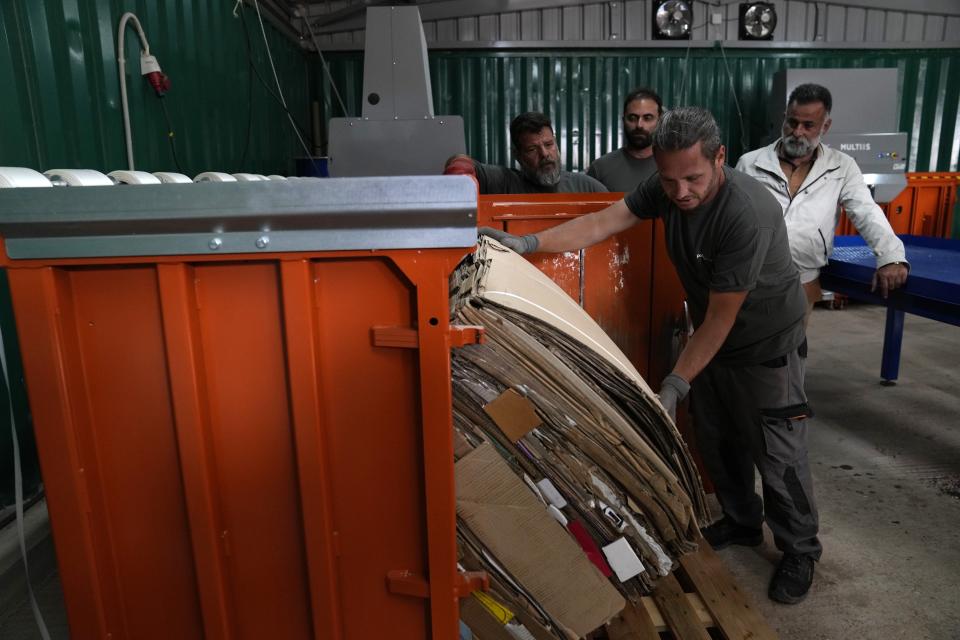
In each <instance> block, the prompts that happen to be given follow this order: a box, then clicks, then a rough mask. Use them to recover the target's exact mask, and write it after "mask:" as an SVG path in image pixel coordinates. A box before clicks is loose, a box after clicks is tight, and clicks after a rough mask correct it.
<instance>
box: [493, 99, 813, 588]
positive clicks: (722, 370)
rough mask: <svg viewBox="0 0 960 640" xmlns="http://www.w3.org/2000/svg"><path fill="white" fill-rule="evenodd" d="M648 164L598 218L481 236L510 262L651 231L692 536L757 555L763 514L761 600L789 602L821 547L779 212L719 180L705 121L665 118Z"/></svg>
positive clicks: (741, 182)
mask: <svg viewBox="0 0 960 640" xmlns="http://www.w3.org/2000/svg"><path fill="white" fill-rule="evenodd" d="M653 150H654V155H655V157H656V161H657V166H658V168H659V173H658V174H656V175H654V176H651V177H650V178H649V179H647V180H646V181H645V182H643V183H642V184H640V185H639V186H638V187H637V188H636V189H635V190H634V191H633V192H632V193H629V194H627V196H626V197H625V198H624V199H623V200H621V201H619V202H616V203H614V204H613V205H611V206H609V207H607V208H606V209H603V210H601V211H598V212H596V213H593V214H589V215H586V216H582V217H580V218H576V219H574V220H571V221H570V222H567V223H565V224H563V225H560V226H557V227H553V228H551V229H547V230H545V231H541V232H540V233H537V234H531V235H527V236H512V235H509V234H505V233H503V232H501V231H497V230H492V229H482V230H481V232H482V233H485V234H487V235H490V236H492V237H494V238H497V239H499V240H500V241H501V242H503V243H504V244H505V245H507V246H508V247H510V248H512V249H514V250H516V251H519V252H521V253H528V252H531V251H537V250H539V251H547V252H558V251H574V250H577V249H581V248H583V247H587V246H590V245H593V244H596V243H597V242H600V241H602V240H604V239H606V238H607V237H609V236H611V235H613V234H615V233H619V232H621V231H623V230H625V229H627V228H629V227H630V226H632V225H634V224H636V223H637V221H638V220H640V219H643V218H655V217H660V218H663V222H664V226H665V228H666V242H667V250H668V252H669V254H670V258H671V260H672V261H673V263H674V266H675V267H676V269H677V273H678V275H679V276H680V280H681V282H682V283H683V287H684V289H685V290H686V293H687V297H688V301H689V305H690V309H691V315H692V316H693V321H694V324H695V326H696V331H695V332H694V334H693V337H692V338H691V339H690V341H689V343H688V344H687V347H686V348H685V349H684V351H683V353H681V354H680V358H679V359H678V360H677V363H676V366H675V367H674V369H673V371H672V372H671V373H670V375H668V376H667V377H666V378H665V379H664V381H663V384H662V385H661V388H660V402H661V403H662V404H663V406H664V408H665V409H666V410H667V412H668V413H669V414H670V417H671V418H673V417H674V416H675V411H676V405H677V402H679V401H681V400H683V398H684V397H685V396H686V394H687V392H688V390H689V389H690V384H691V383H692V386H693V390H694V392H693V395H692V397H691V403H692V410H693V415H694V428H695V429H696V436H697V443H698V445H699V448H700V452H701V453H702V455H703V457H704V461H705V463H706V465H707V470H708V472H709V474H710V477H711V479H712V480H713V482H714V485H715V486H716V489H717V497H718V498H719V500H720V504H721V506H722V507H723V513H724V517H723V519H722V520H720V521H719V522H717V523H715V524H713V525H711V526H710V527H707V528H706V529H704V531H703V533H704V536H705V537H706V539H707V540H708V541H709V542H710V543H711V544H712V545H713V546H714V547H715V548H723V547H725V546H727V545H730V544H740V545H747V546H756V545H759V544H761V542H762V541H763V535H762V529H761V524H762V522H763V521H764V510H765V511H766V522H767V525H768V526H769V527H770V529H771V531H772V532H773V537H774V541H775V542H776V545H777V547H778V548H779V549H780V550H781V551H782V552H783V557H782V558H781V560H780V564H779V566H778V567H777V570H776V572H775V573H774V576H773V579H772V580H771V582H770V589H769V595H770V597H771V598H772V599H774V600H777V601H779V602H784V603H795V602H799V601H800V600H802V599H803V598H804V597H805V596H806V594H807V591H808V590H809V588H810V585H811V583H812V582H813V570H814V562H815V561H816V560H818V559H819V558H820V554H821V547H820V542H819V541H818V539H817V530H818V520H817V511H816V506H815V505H814V500H813V483H812V478H811V475H810V468H809V463H808V460H807V447H806V430H807V426H806V420H805V418H807V417H808V416H809V415H810V411H809V409H808V407H807V398H806V394H805V393H804V388H803V376H804V365H805V362H804V358H805V355H806V353H805V352H806V340H805V337H804V328H803V319H804V314H805V311H806V299H805V296H804V293H803V289H802V288H801V286H800V280H799V274H798V272H797V268H796V267H795V266H794V264H793V260H792V258H791V255H790V247H789V244H788V242H787V230H786V226H785V225H784V222H783V212H782V210H781V208H780V205H779V204H778V203H777V201H776V199H774V198H773V196H771V195H770V193H769V192H768V191H767V190H766V189H765V188H764V187H763V185H761V184H760V183H758V182H757V181H755V180H754V179H752V178H750V177H748V176H746V175H744V174H742V173H740V172H738V171H736V170H735V169H731V168H730V167H726V166H724V158H725V153H726V152H725V149H724V147H723V145H722V144H720V130H719V128H718V127H717V124H716V121H715V120H714V119H713V116H712V115H710V113H709V112H708V111H706V110H705V109H701V108H698V107H683V108H680V109H675V110H673V111H668V112H667V113H666V114H664V116H663V117H662V118H661V120H660V124H659V125H658V126H657V129H656V131H655V132H654V134H653ZM754 466H756V467H757V468H758V469H759V470H760V477H761V480H762V482H763V495H764V499H763V500H761V498H760V497H759V496H757V495H756V492H755V491H754Z"/></svg>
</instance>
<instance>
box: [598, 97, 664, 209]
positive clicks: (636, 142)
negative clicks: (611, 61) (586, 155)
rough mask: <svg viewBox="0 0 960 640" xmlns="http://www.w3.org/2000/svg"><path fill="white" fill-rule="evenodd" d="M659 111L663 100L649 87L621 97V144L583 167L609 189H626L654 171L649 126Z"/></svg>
mask: <svg viewBox="0 0 960 640" xmlns="http://www.w3.org/2000/svg"><path fill="white" fill-rule="evenodd" d="M662 115H663V101H662V100H661V99H660V96H658V95H657V93H656V92H655V91H654V90H653V89H648V88H646V87H640V88H638V89H634V90H633V91H631V92H630V93H628V94H627V97H626V98H624V100H623V116H622V119H621V121H622V122H623V140H624V145H623V146H622V147H621V148H619V149H617V150H616V151H611V152H610V153H608V154H606V155H604V156H601V157H599V158H597V159H596V160H594V161H593V164H591V165H590V166H589V167H588V168H587V175H588V176H590V177H592V178H596V179H597V180H599V181H600V182H602V183H603V186H605V187H606V188H607V189H609V190H610V191H623V192H629V191H633V190H634V189H636V188H637V185H638V184H640V183H641V182H643V181H644V180H646V179H647V178H649V177H650V176H651V175H653V174H654V173H656V171H657V163H656V162H655V161H654V159H653V146H652V144H651V143H652V141H653V130H654V129H656V127H657V122H659V121H660V116H662Z"/></svg>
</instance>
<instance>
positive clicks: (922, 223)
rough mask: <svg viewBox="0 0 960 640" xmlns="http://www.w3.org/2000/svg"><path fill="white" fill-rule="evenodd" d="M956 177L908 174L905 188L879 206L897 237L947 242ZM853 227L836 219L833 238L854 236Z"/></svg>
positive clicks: (959, 178) (958, 181)
mask: <svg viewBox="0 0 960 640" xmlns="http://www.w3.org/2000/svg"><path fill="white" fill-rule="evenodd" d="M957 187H960V173H949V172H940V173H908V174H907V186H906V188H905V189H904V190H903V191H902V192H901V193H900V195H898V196H897V197H896V198H894V199H893V200H892V201H891V202H888V203H886V204H883V205H880V208H881V209H883V212H884V213H885V214H886V216H887V219H888V220H890V225H891V226H892V227H893V231H894V232H895V233H897V234H898V235H916V236H933V237H936V238H949V237H950V236H951V234H952V233H953V210H954V207H956V204H957ZM856 233H857V230H856V228H855V227H854V226H853V223H852V222H850V220H849V219H848V218H847V216H846V215H842V216H841V217H840V222H839V223H838V224H837V235H855V234H856Z"/></svg>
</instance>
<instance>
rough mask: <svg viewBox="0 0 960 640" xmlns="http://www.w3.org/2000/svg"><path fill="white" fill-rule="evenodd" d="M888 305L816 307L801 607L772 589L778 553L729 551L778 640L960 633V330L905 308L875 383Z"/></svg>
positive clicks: (768, 546)
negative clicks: (811, 497) (896, 343)
mask: <svg viewBox="0 0 960 640" xmlns="http://www.w3.org/2000/svg"><path fill="white" fill-rule="evenodd" d="M884 319H885V313H884V310H883V309H881V308H878V307H872V306H859V305H858V306H850V307H848V308H846V309H845V310H842V311H832V310H829V309H826V308H817V309H816V310H815V311H814V314H813V317H812V318H811V322H810V327H809V330H808V335H809V340H810V355H809V359H808V369H807V395H808V397H809V400H810V403H811V405H812V406H813V408H814V411H815V412H816V414H817V416H816V419H815V420H814V421H813V423H812V425H811V426H812V428H811V430H810V432H809V433H810V441H809V446H810V461H811V466H812V469H813V476H814V483H815V491H816V497H817V502H818V506H819V511H820V534H821V535H820V539H821V542H822V543H823V547H824V553H823V558H822V559H821V561H820V563H819V564H818V565H817V569H816V577H815V579H814V585H813V588H812V590H811V592H810V595H809V596H808V597H807V599H806V600H805V601H804V602H802V603H801V604H799V605H793V606H789V605H780V604H776V603H774V602H772V601H770V600H769V599H767V597H766V589H767V584H768V582H769V579H770V576H771V575H772V573H773V568H774V566H775V564H776V562H777V561H778V559H779V553H778V552H777V550H776V549H775V548H774V546H773V541H772V538H771V536H770V532H769V531H768V530H766V529H765V535H766V540H765V543H764V545H762V546H761V547H758V548H757V549H747V548H742V547H739V548H734V547H731V548H728V549H725V550H723V551H721V552H720V555H721V556H722V557H723V559H724V560H725V561H726V563H727V565H728V566H729V567H730V569H731V571H732V572H733V573H734V575H735V576H736V578H737V582H738V583H739V585H740V587H741V588H742V589H743V590H744V591H746V592H747V593H749V594H750V596H751V597H752V598H753V600H754V601H755V603H756V604H757V605H758V607H759V609H760V611H761V612H762V613H763V614H764V616H765V617H766V618H767V620H768V621H769V622H770V624H771V625H772V626H773V627H774V628H775V629H776V630H777V631H778V632H779V633H780V637H781V638H782V639H783V640H839V639H841V638H860V639H864V640H886V639H891V640H893V639H899V638H910V639H911V640H958V639H960V535H958V530H960V421H958V419H957V418H958V415H960V327H954V326H950V325H944V324H942V323H938V322H933V321H931V320H926V319H924V318H918V317H916V316H907V319H906V329H905V333H904V341H903V357H902V360H901V365H900V378H899V380H898V381H897V384H896V385H895V386H882V385H881V384H880V355H881V351H882V339H883V326H884Z"/></svg>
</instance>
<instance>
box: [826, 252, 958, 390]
mask: <svg viewBox="0 0 960 640" xmlns="http://www.w3.org/2000/svg"><path fill="white" fill-rule="evenodd" d="M900 239H901V240H903V244H904V246H905V247H906V250H907V261H909V262H910V277H909V278H907V284H906V286H905V287H903V288H902V289H898V290H896V291H893V292H891V293H890V297H889V298H887V299H886V300H884V299H883V298H882V297H880V295H879V294H876V293H871V292H870V283H871V281H872V279H873V273H874V271H875V270H876V264H877V263H876V258H875V257H874V255H873V252H872V251H871V250H870V248H869V247H867V246H866V244H865V243H864V241H863V238H861V237H860V236H838V237H837V238H836V241H835V243H834V249H833V255H831V256H830V263H829V264H828V265H827V266H826V267H825V268H823V269H822V270H821V272H820V282H821V284H822V286H823V288H824V289H828V290H830V291H835V292H837V293H842V294H844V295H848V296H850V297H851V298H857V299H859V300H864V301H867V302H873V303H876V304H880V305H884V306H886V307H887V324H886V328H885V330H884V335H883V358H882V362H881V366H880V377H881V378H883V379H884V380H885V381H887V382H890V383H893V382H894V381H895V380H896V379H897V375H898V373H899V370H900V348H901V346H902V344H903V319H904V314H906V313H912V314H914V315H918V316H923V317H925V318H931V319H933V320H939V321H940V322H947V323H950V324H953V325H957V326H960V240H943V239H941V238H928V237H924V236H900Z"/></svg>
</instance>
